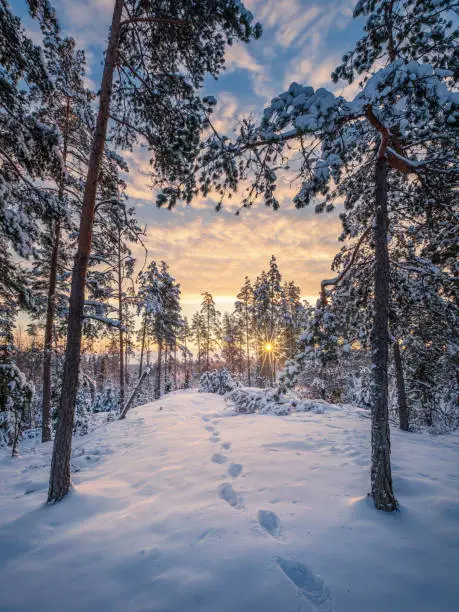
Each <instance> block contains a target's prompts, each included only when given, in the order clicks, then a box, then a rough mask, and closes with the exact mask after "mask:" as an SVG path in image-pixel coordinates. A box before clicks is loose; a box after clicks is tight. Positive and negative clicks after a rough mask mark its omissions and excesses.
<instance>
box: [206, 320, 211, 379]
mask: <svg viewBox="0 0 459 612" xmlns="http://www.w3.org/2000/svg"><path fill="white" fill-rule="evenodd" d="M209 351H210V314H209V311H207V340H206V370H207V372H208V371H209Z"/></svg>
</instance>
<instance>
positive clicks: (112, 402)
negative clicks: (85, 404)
mask: <svg viewBox="0 0 459 612" xmlns="http://www.w3.org/2000/svg"><path fill="white" fill-rule="evenodd" d="M119 406H120V397H119V393H118V392H117V391H116V390H115V389H114V387H112V386H111V385H109V386H107V387H104V388H103V389H102V391H100V392H99V393H97V395H96V399H95V400H94V404H93V407H92V411H93V412H118V411H119Z"/></svg>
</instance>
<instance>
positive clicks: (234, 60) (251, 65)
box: [225, 43, 263, 73]
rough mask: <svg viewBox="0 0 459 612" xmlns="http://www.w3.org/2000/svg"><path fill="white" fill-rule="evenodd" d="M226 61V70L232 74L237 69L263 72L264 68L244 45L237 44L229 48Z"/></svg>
mask: <svg viewBox="0 0 459 612" xmlns="http://www.w3.org/2000/svg"><path fill="white" fill-rule="evenodd" d="M225 60H226V70H227V71H230V72H231V71H232V70H237V69H243V70H248V71H249V72H258V73H260V72H263V66H262V65H261V64H260V63H259V62H258V61H257V60H256V59H255V58H254V57H253V56H252V55H251V54H250V53H249V51H248V50H247V47H246V46H245V45H244V44H243V43H236V44H234V45H231V46H229V47H227V51H226V54H225Z"/></svg>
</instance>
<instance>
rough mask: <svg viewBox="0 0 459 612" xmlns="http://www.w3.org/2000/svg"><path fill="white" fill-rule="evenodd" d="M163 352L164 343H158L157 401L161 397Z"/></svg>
mask: <svg viewBox="0 0 459 612" xmlns="http://www.w3.org/2000/svg"><path fill="white" fill-rule="evenodd" d="M162 352H163V343H162V341H161V340H160V341H159V342H158V364H157V367H156V385H155V400H157V399H159V398H160V397H161V360H162Z"/></svg>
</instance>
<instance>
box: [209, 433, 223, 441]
mask: <svg viewBox="0 0 459 612" xmlns="http://www.w3.org/2000/svg"><path fill="white" fill-rule="evenodd" d="M209 440H210V442H220V436H217V435H216V434H212V435H211V436H210V438H209Z"/></svg>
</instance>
